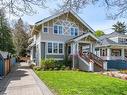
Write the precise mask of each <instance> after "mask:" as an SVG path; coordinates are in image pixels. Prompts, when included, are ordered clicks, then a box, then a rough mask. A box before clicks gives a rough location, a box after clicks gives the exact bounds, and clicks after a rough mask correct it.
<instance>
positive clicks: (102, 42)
mask: <svg viewBox="0 0 127 95" xmlns="http://www.w3.org/2000/svg"><path fill="white" fill-rule="evenodd" d="M101 44H102V45H105V44H117V43H116V42H114V41H112V40H110V39H109V38H105V39H103V40H102V41H101Z"/></svg>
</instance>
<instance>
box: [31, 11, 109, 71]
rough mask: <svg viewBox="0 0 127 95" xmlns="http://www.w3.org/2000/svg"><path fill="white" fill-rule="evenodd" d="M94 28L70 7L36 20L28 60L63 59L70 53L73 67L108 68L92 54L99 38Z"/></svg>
mask: <svg viewBox="0 0 127 95" xmlns="http://www.w3.org/2000/svg"><path fill="white" fill-rule="evenodd" d="M93 32H94V30H93V29H92V28H91V27H90V26H89V25H88V24H87V23H86V22H85V21H83V20H82V19H81V18H80V17H79V16H78V15H77V14H76V13H75V12H73V11H62V12H59V13H57V14H55V15H53V16H50V17H48V18H45V19H43V20H41V21H38V22H36V23H35V25H34V26H33V29H32V31H31V34H32V38H30V41H32V43H31V44H30V46H29V49H30V51H31V60H32V61H34V62H35V63H36V64H37V65H39V62H40V61H41V59H42V58H44V59H48V58H53V59H55V60H64V59H65V57H70V58H71V60H72V62H73V68H79V69H81V70H86V71H95V70H102V69H107V67H106V66H107V65H106V62H104V61H103V60H102V59H101V58H99V57H98V56H96V55H95V53H96V52H95V45H96V44H97V42H98V41H99V39H97V38H96V37H95V36H94V34H93Z"/></svg>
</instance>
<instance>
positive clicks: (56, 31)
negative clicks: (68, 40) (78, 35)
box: [54, 25, 63, 35]
mask: <svg viewBox="0 0 127 95" xmlns="http://www.w3.org/2000/svg"><path fill="white" fill-rule="evenodd" d="M54 34H59V35H63V26H62V25H55V26H54Z"/></svg>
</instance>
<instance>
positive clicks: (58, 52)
mask: <svg viewBox="0 0 127 95" xmlns="http://www.w3.org/2000/svg"><path fill="white" fill-rule="evenodd" d="M48 43H52V53H48ZM53 43H57V45H58V47H57V53H54V52H53ZM60 43H61V44H63V53H59V44H60ZM46 48H47V51H46V52H47V53H46V54H47V55H64V42H57V41H48V42H47V43H46Z"/></svg>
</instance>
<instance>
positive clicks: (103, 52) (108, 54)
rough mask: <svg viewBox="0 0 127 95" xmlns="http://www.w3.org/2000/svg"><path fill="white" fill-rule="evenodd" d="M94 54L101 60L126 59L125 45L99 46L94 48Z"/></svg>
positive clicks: (126, 49)
mask: <svg viewBox="0 0 127 95" xmlns="http://www.w3.org/2000/svg"><path fill="white" fill-rule="evenodd" d="M96 55H97V56H99V57H100V58H102V59H103V60H127V47H120V46H111V47H101V48H98V50H97V49H96Z"/></svg>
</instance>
